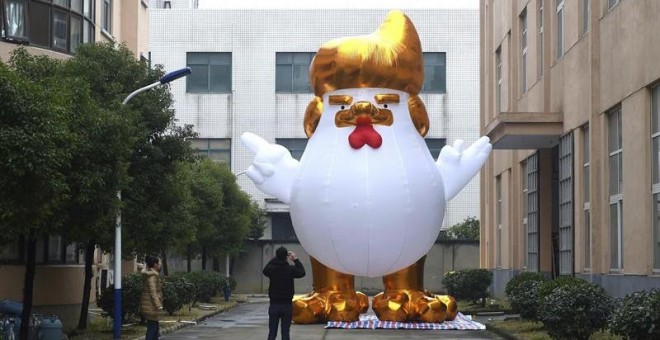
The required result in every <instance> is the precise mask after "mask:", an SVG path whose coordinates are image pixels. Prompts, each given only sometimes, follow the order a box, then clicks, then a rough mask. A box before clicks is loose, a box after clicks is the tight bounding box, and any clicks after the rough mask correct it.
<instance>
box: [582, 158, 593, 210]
mask: <svg viewBox="0 0 660 340" xmlns="http://www.w3.org/2000/svg"><path fill="white" fill-rule="evenodd" d="M589 168H590V167H589V166H585V167H584V168H583V174H582V177H583V181H582V184H583V186H582V188H583V195H584V202H585V203H588V202H590V201H591V193H590V191H589V187H590V186H591V183H590V180H591V179H590V175H589Z"/></svg>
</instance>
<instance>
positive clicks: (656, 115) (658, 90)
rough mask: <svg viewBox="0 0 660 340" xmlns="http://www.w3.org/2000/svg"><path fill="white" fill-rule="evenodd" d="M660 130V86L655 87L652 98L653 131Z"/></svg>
mask: <svg viewBox="0 0 660 340" xmlns="http://www.w3.org/2000/svg"><path fill="white" fill-rule="evenodd" d="M658 132H660V86H656V87H654V88H653V92H652V100H651V133H658Z"/></svg>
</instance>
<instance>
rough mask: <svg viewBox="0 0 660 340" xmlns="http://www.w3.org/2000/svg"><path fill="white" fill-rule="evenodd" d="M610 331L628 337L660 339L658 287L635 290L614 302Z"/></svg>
mask: <svg viewBox="0 0 660 340" xmlns="http://www.w3.org/2000/svg"><path fill="white" fill-rule="evenodd" d="M616 305H617V308H616V310H614V312H613V313H612V317H611V319H610V326H609V328H610V332H612V333H614V334H617V335H621V336H624V337H628V338H630V339H633V340H636V339H639V340H642V339H660V289H657V288H654V289H652V290H650V291H641V292H635V293H633V294H629V295H626V297H624V298H623V299H620V300H618V301H617V303H616Z"/></svg>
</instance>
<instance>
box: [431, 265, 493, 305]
mask: <svg viewBox="0 0 660 340" xmlns="http://www.w3.org/2000/svg"><path fill="white" fill-rule="evenodd" d="M491 283H493V273H491V272H489V271H488V270H487V269H464V270H460V271H457V272H448V273H447V274H445V277H444V278H443V279H442V284H443V285H444V286H445V287H446V288H447V293H448V294H449V295H451V296H453V297H454V298H455V299H457V300H468V301H472V302H478V301H479V300H481V303H482V305H485V304H486V298H487V297H488V295H489V294H488V287H489V286H490V285H491Z"/></svg>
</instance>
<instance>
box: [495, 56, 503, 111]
mask: <svg viewBox="0 0 660 340" xmlns="http://www.w3.org/2000/svg"><path fill="white" fill-rule="evenodd" d="M495 81H496V84H495V107H496V109H497V112H498V113H500V112H502V48H501V47H498V48H497V51H495Z"/></svg>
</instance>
